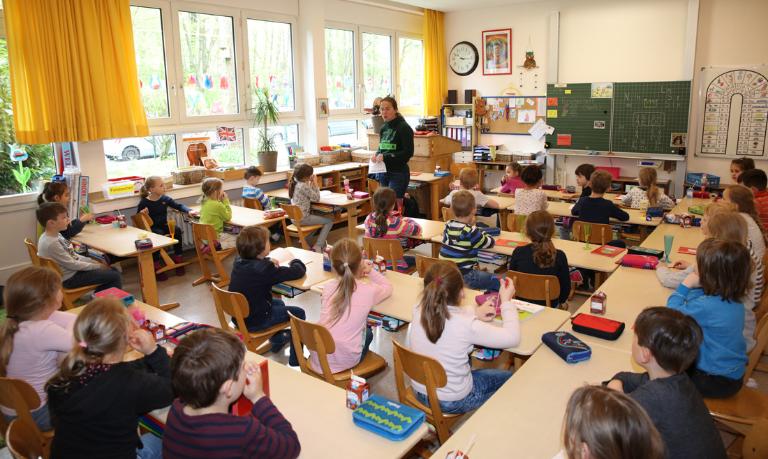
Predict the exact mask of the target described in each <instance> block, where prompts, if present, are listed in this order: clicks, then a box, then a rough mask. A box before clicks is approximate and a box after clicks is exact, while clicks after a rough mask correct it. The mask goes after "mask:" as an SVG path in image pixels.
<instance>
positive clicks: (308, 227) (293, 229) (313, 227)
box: [288, 223, 323, 233]
mask: <svg viewBox="0 0 768 459" xmlns="http://www.w3.org/2000/svg"><path fill="white" fill-rule="evenodd" d="M322 227H323V225H302V226H301V230H302V231H305V232H310V231H315V230H319V229H320V228H322ZM288 231H290V232H292V233H298V232H299V229H298V228H297V227H296V225H294V224H293V223H291V224H290V225H288Z"/></svg>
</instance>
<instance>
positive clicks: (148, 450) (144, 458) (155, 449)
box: [136, 433, 163, 459]
mask: <svg viewBox="0 0 768 459" xmlns="http://www.w3.org/2000/svg"><path fill="white" fill-rule="evenodd" d="M141 444H142V445H143V448H136V458H137V459H162V457H163V440H162V439H161V438H160V437H156V436H155V435H154V434H151V433H145V434H144V435H142V436H141Z"/></svg>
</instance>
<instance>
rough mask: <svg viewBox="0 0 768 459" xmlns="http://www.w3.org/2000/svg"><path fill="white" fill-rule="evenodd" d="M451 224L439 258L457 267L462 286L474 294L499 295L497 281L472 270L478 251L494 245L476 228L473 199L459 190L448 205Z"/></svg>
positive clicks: (490, 276) (444, 236)
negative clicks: (491, 291)
mask: <svg viewBox="0 0 768 459" xmlns="http://www.w3.org/2000/svg"><path fill="white" fill-rule="evenodd" d="M451 210H452V211H453V216H454V219H453V220H449V221H448V223H446V224H445V229H444V230H443V245H442V247H441V248H440V258H441V259H446V260H450V261H453V262H454V263H456V266H458V268H459V271H460V272H461V274H462V276H463V278H464V282H465V283H466V284H467V285H468V286H469V287H470V288H474V289H477V290H493V291H495V292H497V291H499V279H498V278H497V277H496V276H494V275H493V274H491V273H489V272H486V271H480V270H478V269H475V268H476V267H477V263H478V258H477V254H478V252H479V251H480V249H489V248H491V247H493V246H494V245H495V244H496V241H495V240H494V239H493V238H492V237H491V236H489V235H487V234H486V233H484V232H483V231H481V230H480V229H479V228H478V227H476V226H475V197H474V196H472V193H470V192H469V191H466V190H461V191H459V192H457V193H456V194H455V195H454V196H453V200H452V201H451Z"/></svg>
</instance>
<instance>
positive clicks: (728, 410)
mask: <svg viewBox="0 0 768 459" xmlns="http://www.w3.org/2000/svg"><path fill="white" fill-rule="evenodd" d="M704 402H705V403H706V404H707V409H708V410H709V412H710V414H712V416H713V417H715V418H718V419H723V420H726V421H732V422H737V423H740V424H750V425H751V424H754V423H755V422H757V420H758V419H765V418H766V417H768V396H766V395H764V394H762V393H760V392H758V391H756V390H755V389H752V388H751V387H742V388H741V390H740V391H739V392H738V393H737V394H736V395H734V396H733V397H729V398H722V399H715V398H705V399H704Z"/></svg>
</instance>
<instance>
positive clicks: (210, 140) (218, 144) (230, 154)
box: [181, 128, 245, 166]
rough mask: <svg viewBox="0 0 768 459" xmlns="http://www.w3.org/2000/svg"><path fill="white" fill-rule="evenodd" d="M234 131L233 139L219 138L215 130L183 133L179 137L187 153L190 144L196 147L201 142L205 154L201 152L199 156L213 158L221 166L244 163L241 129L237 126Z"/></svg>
mask: <svg viewBox="0 0 768 459" xmlns="http://www.w3.org/2000/svg"><path fill="white" fill-rule="evenodd" d="M234 131H235V140H223V139H220V138H219V136H218V134H217V132H216V131H206V132H189V133H185V134H183V135H182V137H181V138H182V150H183V151H184V152H185V153H184V154H187V153H186V152H187V151H189V147H190V146H192V145H194V146H195V147H197V146H199V145H200V144H201V143H202V144H204V145H205V149H204V150H202V151H203V152H204V153H205V154H202V153H201V155H200V156H201V157H205V156H208V157H210V158H214V159H216V161H218V163H219V164H220V165H222V166H225V165H241V164H245V157H244V151H245V150H244V148H243V130H242V129H239V128H237V129H234ZM187 157H189V156H187Z"/></svg>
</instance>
